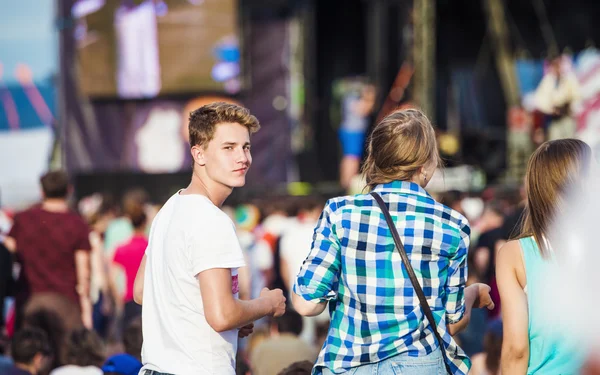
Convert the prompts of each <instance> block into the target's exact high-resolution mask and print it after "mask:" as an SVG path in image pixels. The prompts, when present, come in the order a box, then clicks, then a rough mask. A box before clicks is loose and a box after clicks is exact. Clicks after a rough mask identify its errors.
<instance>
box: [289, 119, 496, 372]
mask: <svg viewBox="0 0 600 375" xmlns="http://www.w3.org/2000/svg"><path fill="white" fill-rule="evenodd" d="M440 164H441V160H440V156H439V153H438V149H437V143H436V138H435V132H434V129H433V126H432V125H431V123H430V122H429V119H428V118H427V117H426V116H425V114H423V113H422V112H421V111H419V110H416V109H407V110H396V111H394V112H392V113H391V114H389V115H387V116H386V117H385V118H384V119H383V120H382V121H381V122H380V123H379V124H377V125H376V126H375V128H374V129H373V132H372V134H371V137H370V140H369V144H368V148H367V159H366V161H365V165H364V174H365V176H366V179H367V184H368V186H369V188H370V189H371V190H372V191H373V192H376V193H378V194H380V195H381V197H382V199H383V200H384V202H387V205H388V206H389V210H390V214H391V216H392V217H395V218H396V222H397V226H398V231H399V234H400V236H402V237H403V239H402V242H403V243H404V246H405V247H406V252H407V255H408V257H409V259H411V260H412V266H413V267H414V268H415V270H416V271H415V273H416V275H417V278H418V279H419V283H420V284H421V285H422V287H423V290H424V293H425V294H426V295H425V298H426V299H428V301H427V302H428V304H429V305H430V306H432V310H433V311H432V312H433V314H434V316H437V317H438V318H439V321H436V322H431V323H430V322H428V321H427V319H425V314H424V312H423V309H422V308H421V305H420V303H419V301H418V299H417V298H415V292H414V289H413V286H412V284H411V281H410V279H409V278H408V277H407V275H406V273H405V271H404V266H403V265H402V261H401V257H400V255H399V253H398V250H397V249H396V248H395V245H394V241H393V238H392V235H391V232H390V228H388V226H387V225H386V222H385V220H384V217H383V215H382V211H381V209H380V208H379V206H378V204H377V203H376V201H375V200H374V198H373V197H372V196H371V195H370V194H361V195H355V196H345V197H339V198H334V199H330V200H329V201H328V202H327V204H326V205H325V208H324V210H323V212H322V214H321V217H320V219H319V222H318V224H317V226H316V228H315V231H314V242H313V245H312V249H311V251H310V254H309V256H308V257H307V259H306V260H305V261H304V263H303V265H302V267H301V269H300V272H299V274H298V276H297V277H296V282H295V284H294V294H293V295H292V301H293V304H294V307H295V309H296V310H297V311H298V312H299V313H300V314H302V315H305V316H314V315H318V314H320V313H321V312H322V311H323V310H324V309H325V307H326V306H327V304H328V303H329V309H330V312H331V325H330V328H329V334H328V336H327V338H326V340H325V343H324V345H323V347H322V349H321V353H320V354H319V357H318V359H317V362H316V363H315V368H314V370H313V373H315V374H333V373H339V372H341V370H344V371H354V373H355V374H357V375H358V374H367V373H369V374H373V373H379V374H383V373H386V371H387V372H392V371H395V370H393V368H400V369H406V368H411V369H412V370H413V371H414V372H415V373H417V372H418V373H419V374H439V373H445V372H446V364H445V363H444V358H445V356H444V353H442V350H445V351H446V355H447V356H448V363H447V365H448V366H450V368H451V369H452V371H453V372H454V373H456V374H466V373H467V372H468V371H469V368H470V361H469V359H468V357H467V356H466V355H465V353H464V352H463V351H462V349H461V348H460V347H459V346H458V345H457V344H456V342H455V341H454V339H453V337H452V336H453V335H455V334H456V333H458V332H459V331H461V330H462V329H464V328H465V327H466V326H467V325H468V323H469V319H470V315H471V310H472V309H473V308H477V307H487V308H491V307H493V302H492V301H491V299H490V296H489V287H488V286H487V285H483V284H473V285H470V286H468V287H467V286H466V285H465V284H466V281H467V251H468V248H469V234H470V227H469V223H468V222H467V220H466V218H465V217H464V216H463V215H461V214H460V213H458V212H457V211H455V210H452V209H450V208H448V207H446V206H444V205H442V204H440V203H438V202H436V201H435V200H433V198H432V197H431V196H430V195H429V194H428V193H427V192H426V191H425V190H424V188H425V186H427V183H428V182H429V180H430V178H431V176H432V175H433V173H434V171H435V170H436V168H437V167H438V166H439V165H440ZM390 317H391V318H393V319H391V318H390ZM430 325H431V326H432V327H431V326H430ZM432 329H435V330H437V331H438V332H439V334H440V336H441V337H442V339H443V341H444V342H443V343H438V342H437V340H436V337H435V336H434V333H433V332H432ZM440 345H443V347H440Z"/></svg>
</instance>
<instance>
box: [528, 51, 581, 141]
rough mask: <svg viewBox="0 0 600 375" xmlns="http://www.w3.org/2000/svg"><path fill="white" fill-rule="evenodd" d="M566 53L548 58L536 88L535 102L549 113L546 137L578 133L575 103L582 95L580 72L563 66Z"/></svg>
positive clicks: (567, 135)
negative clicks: (574, 71)
mask: <svg viewBox="0 0 600 375" xmlns="http://www.w3.org/2000/svg"><path fill="white" fill-rule="evenodd" d="M563 59H564V56H562V55H558V56H555V57H551V58H550V59H549V66H548V69H547V71H546V73H545V74H544V77H543V78H542V81H541V82H540V84H539V86H538V88H537V89H536V92H535V99H534V100H535V105H536V107H537V109H538V110H539V111H541V112H542V113H544V114H545V115H547V116H548V117H549V124H548V133H547V139H549V140H554V139H562V138H571V137H573V136H575V132H576V130H577V124H576V122H575V118H574V117H573V106H574V104H575V103H576V102H577V101H578V100H579V98H580V96H581V95H580V88H579V82H578V80H577V76H575V74H574V73H573V72H572V71H567V70H566V69H564V68H563V66H562V62H563Z"/></svg>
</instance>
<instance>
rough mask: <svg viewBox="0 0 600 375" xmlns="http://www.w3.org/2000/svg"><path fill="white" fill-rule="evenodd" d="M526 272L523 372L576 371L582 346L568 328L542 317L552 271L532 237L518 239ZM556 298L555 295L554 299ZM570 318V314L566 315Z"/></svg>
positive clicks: (544, 313) (581, 361)
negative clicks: (526, 336) (526, 355)
mask: <svg viewBox="0 0 600 375" xmlns="http://www.w3.org/2000/svg"><path fill="white" fill-rule="evenodd" d="M519 243H520V245H521V251H522V252H523V261H524V265H525V274H526V276H527V286H526V289H525V292H526V294H527V310H528V312H529V323H528V324H529V329H528V332H529V364H528V366H527V374H540V375H542V374H578V373H579V369H580V368H581V366H582V364H583V361H584V360H585V350H583V348H582V347H581V343H580V342H578V340H577V338H576V337H574V336H573V335H569V332H564V331H561V329H560V327H558V326H555V325H552V324H551V322H548V320H547V319H546V315H547V312H546V311H547V309H548V305H549V303H548V301H544V300H543V299H544V296H545V295H547V294H545V293H544V288H545V287H547V282H546V280H547V278H548V275H552V274H555V273H556V272H555V271H556V268H554V267H553V266H554V264H553V262H552V259H545V258H544V257H543V256H542V253H541V252H540V249H539V247H538V245H537V243H536V242H535V240H534V238H533V237H526V238H521V239H520V240H519ZM557 301H558V299H557ZM566 318H569V319H573V317H566Z"/></svg>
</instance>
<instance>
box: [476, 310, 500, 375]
mask: <svg viewBox="0 0 600 375" xmlns="http://www.w3.org/2000/svg"><path fill="white" fill-rule="evenodd" d="M501 353H502V320H500V319H496V320H493V321H491V322H490V323H489V324H488V326H487V328H486V331H485V336H484V338H483V352H482V353H478V354H475V355H474V356H473V357H471V360H472V361H473V367H471V372H470V373H469V374H471V375H500V355H501Z"/></svg>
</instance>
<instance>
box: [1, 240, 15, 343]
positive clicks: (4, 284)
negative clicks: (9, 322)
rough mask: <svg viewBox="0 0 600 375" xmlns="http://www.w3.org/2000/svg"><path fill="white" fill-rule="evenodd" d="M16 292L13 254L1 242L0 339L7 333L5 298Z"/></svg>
mask: <svg viewBox="0 0 600 375" xmlns="http://www.w3.org/2000/svg"><path fill="white" fill-rule="evenodd" d="M13 293H14V279H13V256H12V254H11V253H10V251H9V250H8V248H7V247H6V246H4V243H3V242H0V339H1V338H2V337H4V336H5V335H6V334H7V329H6V321H5V315H6V312H5V300H6V298H7V297H8V296H12V295H13Z"/></svg>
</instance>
